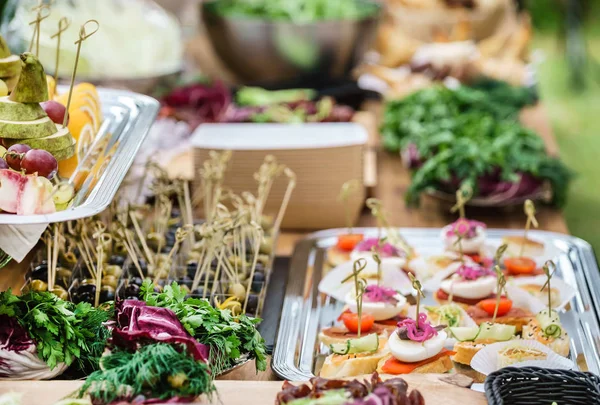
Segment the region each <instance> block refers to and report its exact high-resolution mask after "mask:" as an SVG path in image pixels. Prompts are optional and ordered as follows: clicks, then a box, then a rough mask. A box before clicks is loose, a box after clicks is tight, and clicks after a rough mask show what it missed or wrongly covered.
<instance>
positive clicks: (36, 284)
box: [30, 280, 48, 292]
mask: <svg viewBox="0 0 600 405" xmlns="http://www.w3.org/2000/svg"><path fill="white" fill-rule="evenodd" d="M30 287H31V290H33V291H38V292H42V291H48V284H46V283H45V282H43V281H42V280H31V284H30Z"/></svg>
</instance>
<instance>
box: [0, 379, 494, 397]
mask: <svg viewBox="0 0 600 405" xmlns="http://www.w3.org/2000/svg"><path fill="white" fill-rule="evenodd" d="M403 378H404V379H405V380H406V382H407V383H408V385H409V390H412V389H418V390H419V391H420V392H421V394H422V395H423V397H424V398H425V403H426V404H431V405H437V404H444V405H463V404H468V405H485V404H487V401H486V400H485V396H484V395H483V394H482V393H479V392H475V391H472V390H469V389H466V388H460V387H457V386H454V385H450V384H447V383H444V382H442V381H440V380H439V378H440V375H437V374H408V375H406V376H404V377H403ZM81 384H82V382H81V381H37V382H35V383H33V382H31V381H7V382H0V395H1V394H3V393H7V392H22V393H23V394H24V397H23V402H22V404H23V405H52V404H53V403H55V402H56V401H58V400H60V399H61V398H64V397H65V396H67V395H69V394H71V393H72V392H74V391H75V390H77V389H78V388H79V387H80V386H81ZM216 386H217V391H218V393H219V396H218V397H215V398H214V399H213V401H211V402H209V401H207V400H204V401H198V402H195V403H196V404H200V403H203V404H208V403H210V404H214V405H217V404H225V405H268V404H273V403H274V402H275V396H276V395H277V392H279V391H280V390H281V382H276V381H269V382H263V383H261V384H256V382H254V381H216Z"/></svg>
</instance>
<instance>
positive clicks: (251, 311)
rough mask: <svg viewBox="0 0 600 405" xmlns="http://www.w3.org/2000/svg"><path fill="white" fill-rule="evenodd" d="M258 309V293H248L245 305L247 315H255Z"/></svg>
mask: <svg viewBox="0 0 600 405" xmlns="http://www.w3.org/2000/svg"><path fill="white" fill-rule="evenodd" d="M257 309H258V295H256V294H250V295H249V296H248V304H247V305H246V313H247V314H248V315H256V310H257Z"/></svg>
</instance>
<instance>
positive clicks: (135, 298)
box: [125, 295, 140, 301]
mask: <svg viewBox="0 0 600 405" xmlns="http://www.w3.org/2000/svg"><path fill="white" fill-rule="evenodd" d="M125 299H126V300H133V301H139V300H140V298H139V297H136V296H133V295H132V296H131V297H126V298H125Z"/></svg>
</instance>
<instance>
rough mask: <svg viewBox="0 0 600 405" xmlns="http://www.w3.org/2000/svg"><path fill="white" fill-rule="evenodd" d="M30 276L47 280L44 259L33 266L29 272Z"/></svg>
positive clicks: (46, 266) (46, 267)
mask: <svg viewBox="0 0 600 405" xmlns="http://www.w3.org/2000/svg"><path fill="white" fill-rule="evenodd" d="M31 278H32V279H34V280H47V279H48V264H46V262H45V261H43V262H41V263H40V264H38V265H37V266H35V267H34V269H33V271H32V272H31Z"/></svg>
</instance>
